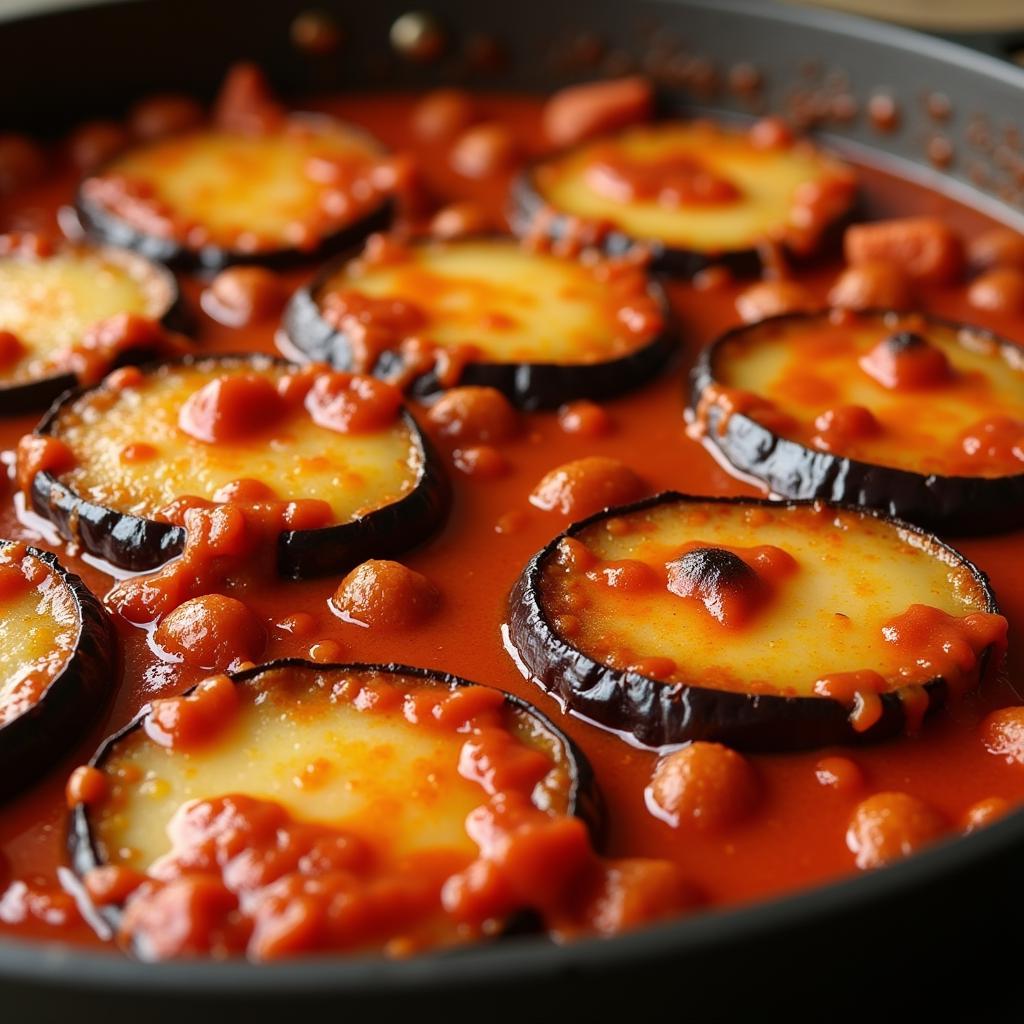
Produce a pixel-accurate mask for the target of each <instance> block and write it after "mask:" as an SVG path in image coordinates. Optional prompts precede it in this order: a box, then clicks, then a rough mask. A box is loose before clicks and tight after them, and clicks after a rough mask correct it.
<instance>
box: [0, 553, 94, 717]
mask: <svg viewBox="0 0 1024 1024" xmlns="http://www.w3.org/2000/svg"><path fill="white" fill-rule="evenodd" d="M24 557H25V558H26V559H29V558H31V557H32V556H30V555H26V556H24ZM35 561H36V560H35V559H33V562H35ZM39 564H41V563H39ZM33 568H34V567H33ZM81 625H82V624H81V618H80V616H79V614H78V607H77V605H76V603H75V600H74V597H73V596H72V595H71V593H70V592H69V590H68V588H67V586H66V585H65V584H64V582H63V580H61V579H60V577H59V576H58V575H57V574H56V573H55V572H53V570H52V569H49V568H47V569H46V572H45V575H44V576H43V578H42V579H41V581H39V582H38V583H36V584H28V583H26V586H25V589H24V590H19V591H18V592H17V593H15V594H11V595H7V596H5V597H3V598H0V725H3V724H5V723H6V722H9V721H11V720H13V719H14V718H17V717H18V716H19V715H20V714H23V713H24V712H25V711H27V710H28V709H29V708H30V707H32V706H33V705H34V704H35V703H36V702H37V701H38V700H39V698H40V697H41V696H42V695H43V693H44V692H45V691H46V689H47V687H48V686H49V685H50V683H52V682H53V680H54V679H56V678H57V676H58V675H59V674H60V673H61V672H62V671H63V669H64V667H65V665H67V663H68V661H69V659H70V658H71V656H72V654H73V653H74V650H75V645H76V644H77V642H78V636H79V633H80V631H81Z"/></svg>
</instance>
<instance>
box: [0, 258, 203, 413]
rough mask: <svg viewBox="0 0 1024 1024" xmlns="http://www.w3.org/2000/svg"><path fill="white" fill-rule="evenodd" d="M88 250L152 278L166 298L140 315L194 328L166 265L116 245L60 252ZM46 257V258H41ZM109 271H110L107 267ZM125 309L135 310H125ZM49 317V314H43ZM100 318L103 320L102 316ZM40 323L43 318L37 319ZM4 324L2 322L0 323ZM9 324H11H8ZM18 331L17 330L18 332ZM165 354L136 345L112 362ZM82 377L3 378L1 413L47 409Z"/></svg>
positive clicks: (60, 374)
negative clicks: (136, 346)
mask: <svg viewBox="0 0 1024 1024" xmlns="http://www.w3.org/2000/svg"><path fill="white" fill-rule="evenodd" d="M80 250H81V251H85V252H86V253H88V254H90V255H91V254H92V253H95V255H96V257H98V258H102V257H104V256H107V257H109V258H110V259H112V260H114V261H115V263H124V262H125V261H127V263H128V268H129V269H128V271H126V273H133V274H134V275H136V276H139V275H140V274H145V275H146V276H147V277H148V278H149V279H150V287H149V290H150V292H151V293H153V292H157V291H158V292H159V293H160V294H162V295H163V296H164V299H163V300H162V301H160V302H158V303H156V304H155V305H153V306H152V307H151V308H147V309H145V310H138V311H137V312H138V313H139V314H140V315H143V316H145V317H146V318H147V319H150V320H153V321H155V322H156V323H159V324H160V325H161V326H162V327H164V328H166V329H167V330H169V331H175V332H180V333H187V332H188V331H189V330H190V329H191V327H192V319H191V316H190V315H189V312H188V309H187V307H186V305H185V302H184V300H183V298H182V296H181V290H180V289H179V287H178V282H177V279H176V278H175V276H174V274H172V273H171V272H170V271H169V270H168V269H167V268H166V267H164V266H162V265H160V264H158V263H153V262H152V261H149V260H145V259H144V257H143V256H142V255H140V254H138V253H135V252H129V251H124V250H120V249H118V248H115V247H113V246H98V247H95V249H94V247H91V246H87V245H77V246H66V247H64V250H59V251H58V255H61V256H63V255H64V253H65V252H67V253H71V254H74V253H75V252H76V251H80ZM41 259H46V257H41ZM106 272H107V273H109V272H110V271H109V270H107V271H106ZM67 295H68V292H67V290H64V291H63V298H64V301H65V302H66V301H67ZM119 312H122V310H118V309H114V308H111V309H109V310H107V311H106V312H105V314H104V316H108V315H114V314H116V313H119ZM124 312H133V311H132V310H125V311H124ZM43 316H44V318H45V314H43ZM100 319H103V317H101V318H100ZM35 320H36V322H37V323H38V321H39V318H38V317H36V318H35ZM0 326H2V325H0ZM7 326H8V327H9V326H10V325H7ZM15 334H17V331H15ZM160 355H161V353H160V352H157V351H154V350H153V349H152V348H146V347H142V348H132V349H128V350H126V351H124V352H121V353H120V354H119V355H118V357H117V358H116V360H115V361H114V362H113V363H112V365H111V367H110V368H111V369H112V370H113V369H117V368H118V367H120V366H125V365H129V364H139V363H145V362H147V361H149V360H151V359H154V358H157V357H159V356H160ZM79 383H80V382H79V380H78V378H77V376H76V375H75V374H74V373H73V372H70V371H68V372H63V371H62V372H55V373H51V374H48V375H46V376H42V377H36V378H34V379H29V380H10V381H0V416H21V415H24V414H26V413H30V412H38V411H39V410H40V409H46V408H47V407H48V406H50V405H51V404H52V403H53V402H54V401H56V400H57V399H58V398H59V397H60V396H61V395H62V394H64V392H66V391H68V390H69V389H71V388H74V387H77V386H78V385H79Z"/></svg>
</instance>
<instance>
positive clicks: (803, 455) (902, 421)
mask: <svg viewBox="0 0 1024 1024" xmlns="http://www.w3.org/2000/svg"><path fill="white" fill-rule="evenodd" d="M691 403H692V409H693V411H694V414H695V417H696V419H695V424H694V428H695V430H696V431H697V432H699V433H702V434H703V436H704V438H705V441H706V443H708V444H710V445H712V446H714V447H715V448H716V449H717V450H718V451H719V452H721V454H722V455H723V456H724V457H725V458H726V460H727V461H728V462H729V463H730V464H731V465H732V466H734V467H735V468H736V469H737V470H738V471H740V472H741V473H744V474H746V475H748V476H752V477H755V478H756V479H758V480H760V481H762V482H763V483H764V484H765V485H766V486H767V487H768V488H769V489H770V490H771V491H772V492H774V493H775V494H779V495H781V496H783V497H786V498H823V499H825V500H828V501H839V502H849V503H852V504H858V505H867V506H870V507H872V508H877V509H880V510H882V511H884V512H887V513H889V514H890V515H895V516H897V517H899V518H902V519H908V520H910V521H911V522H914V523H917V524H919V525H921V526H924V527H927V528H929V529H937V530H942V531H944V532H949V533H952V534H983V533H992V532H996V531H1000V530H1008V529H1015V528H1017V527H1019V526H1020V525H1021V524H1024V349H1022V348H1021V347H1020V346H1019V345H1017V344H1016V343H1014V342H1011V341H1009V340H1007V339H1006V338H1001V337H999V336H997V335H995V334H992V333H991V332H990V331H986V330H983V329H982V328H980V327H975V326H972V325H970V324H961V323H954V322H951V321H946V320H941V319H939V318H937V317H932V316H924V315H922V314H917V313H915V314H901V313H895V312H888V311H867V312H863V313H850V312H848V311H841V312H829V311H825V312H821V313H812V314H786V315H783V316H780V317H772V318H769V319H767V320H763V321H761V322H759V323H755V324H751V325H749V326H745V327H739V328H736V329H734V330H731V331H729V332H728V333H726V334H725V335H723V336H722V337H721V338H719V339H718V340H717V341H716V342H715V343H714V344H713V345H712V346H711V347H710V348H708V349H706V350H705V351H704V352H703V353H702V354H701V356H700V359H699V360H698V362H697V364H696V366H695V367H694V369H693V372H692V377H691Z"/></svg>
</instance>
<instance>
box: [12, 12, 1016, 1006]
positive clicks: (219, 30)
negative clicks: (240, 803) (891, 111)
mask: <svg viewBox="0 0 1024 1024" xmlns="http://www.w3.org/2000/svg"><path fill="white" fill-rule="evenodd" d="M423 4H424V6H425V7H428V8H429V10H430V11H431V12H432V14H434V15H435V16H436V17H437V19H438V23H439V24H440V26H441V28H442V30H443V32H444V33H445V37H446V40H447V48H446V53H445V55H443V56H442V57H441V58H440V59H438V60H437V61H434V62H428V63H423V64H416V63H411V62H409V61H407V60H404V59H401V58H400V57H398V56H396V54H395V53H394V51H393V50H391V48H390V46H389V42H388V32H389V28H390V26H391V24H392V23H393V21H394V20H395V18H396V17H397V16H398V15H400V14H402V13H405V11H406V10H408V8H406V7H405V6H404V5H402V4H400V3H398V2H397V0H377V2H376V3H373V4H370V3H359V2H356V0H316V3H315V6H316V7H318V8H320V9H323V10H327V11H329V12H331V13H332V14H334V15H335V16H336V18H337V21H338V23H339V25H340V26H341V27H342V28H343V31H344V33H345V37H346V42H345V46H344V48H343V49H342V50H341V51H340V53H339V54H338V55H336V56H334V57H327V58H311V57H309V56H308V55H305V54H302V53H300V52H298V51H296V49H295V48H294V47H293V46H292V45H291V42H290V38H289V26H290V24H291V22H292V20H293V18H294V17H295V15H296V14H298V13H300V12H302V11H303V10H305V9H306V8H307V6H308V5H307V3H305V2H302V0H274V2H270V0H264V2H253V0H146V2H119V3H114V4H105V5H103V6H99V7H90V8H83V9H78V10H72V11H67V12H63V13H58V14H53V15H47V16H42V17H36V18H29V19H23V20H18V21H9V22H6V23H4V24H2V25H0V53H2V55H3V58H2V60H0V111H2V114H0V126H2V128H3V129H4V130H12V129H22V130H27V131H30V132H33V133H35V134H37V135H45V134H54V133H57V132H59V131H61V130H64V129H66V128H68V127H69V126H70V125H71V124H73V123H74V122H75V121H76V120H80V119H82V118H84V117H97V116H102V115H113V116H117V115H120V114H122V113H123V112H124V110H125V108H126V107H127V106H128V105H129V104H130V102H131V101H132V100H133V99H134V98H137V97H139V96H141V95H143V94H146V93H151V92H154V91H159V90H167V89H181V90H185V91H191V92H194V93H197V94H199V95H206V96H209V95H211V94H212V92H213V90H214V88H215V87H216V84H217V83H218V81H219V80H220V77H221V75H222V73H223V71H224V68H225V66H226V65H227V64H228V63H229V62H231V61H232V60H235V59H238V58H243V57H244V58H251V59H255V60H257V61H259V62H260V63H261V64H263V65H264V67H265V68H266V70H267V71H268V73H269V74H270V77H271V78H272V79H273V80H274V82H275V83H276V84H277V85H278V86H280V87H281V88H282V89H283V90H285V91H287V92H290V93H293V94H296V95H302V94H306V93H310V92H314V91H321V90H327V89H381V88H399V87H400V88H409V87H421V86H429V85H436V84H438V83H439V82H455V81H458V82H462V83H465V84H468V85H470V86H473V87H475V88H485V89H529V90H550V89H551V88H554V87H557V86H558V85H561V84H564V83H565V81H567V80H568V78H569V77H572V76H571V75H567V73H566V72H565V71H564V70H563V71H559V70H558V68H557V59H556V58H557V57H558V55H559V54H560V53H562V54H564V52H565V48H566V46H567V44H568V43H569V41H570V40H572V39H573V38H574V37H576V36H578V35H579V34H580V31H581V30H583V31H587V32H592V33H596V34H597V35H599V36H600V37H602V38H603V39H604V40H605V41H606V42H607V44H608V46H609V49H610V51H612V52H611V59H612V60H615V61H618V64H619V66H622V67H624V66H627V65H628V64H630V63H632V64H635V65H636V66H640V67H644V66H645V58H648V59H649V58H650V57H651V55H652V54H654V55H655V56H657V55H658V54H661V55H662V56H664V55H665V53H666V52H677V51H679V50H682V51H684V52H685V53H686V54H689V55H691V56H698V57H701V58H706V59H707V60H709V61H710V62H711V66H712V68H713V69H717V70H718V71H719V72H724V71H725V70H726V69H728V68H729V67H731V66H733V65H735V64H736V63H737V62H751V63H753V64H755V65H756V66H757V68H758V69H759V70H760V71H761V73H762V75H763V77H764V80H765V83H766V86H765V89H764V90H763V94H762V95H763V97H764V99H765V101H766V103H767V105H768V106H769V107H770V108H775V109H779V108H782V107H784V106H785V105H786V104H787V103H790V102H792V98H793V95H794V93H795V92H799V91H800V90H803V91H804V92H807V91H808V90H810V91H812V92H813V91H814V90H815V89H821V88H825V89H829V88H837V87H840V86H841V85H842V83H843V81H845V82H846V83H847V84H848V90H849V91H850V92H851V93H852V94H853V95H855V96H856V97H857V99H858V100H859V101H860V102H861V103H862V104H863V103H864V102H865V101H866V100H867V99H868V98H869V97H870V95H871V94H872V93H873V92H875V91H878V90H881V91H885V92H888V93H890V94H891V95H893V96H895V97H896V98H897V99H898V100H899V104H900V109H901V120H900V127H899V130H898V131H895V132H893V133H891V134H879V133H878V132H877V131H876V130H875V129H873V128H872V126H871V124H870V121H869V119H867V118H865V117H859V118H858V119H857V120H855V121H853V122H851V123H837V122H826V123H825V124H824V125H822V126H821V127H822V128H823V129H824V130H825V131H826V132H827V133H828V134H830V135H831V136H832V137H833V139H838V140H840V141H842V142H843V143H844V144H847V145H854V146H862V147H863V146H866V147H870V148H871V149H872V150H874V151H875V154H876V158H877V156H878V155H879V154H881V155H884V156H885V158H886V159H888V160H890V161H894V162H896V163H897V165H898V168H899V169H900V170H902V171H903V172H904V173H911V174H913V175H914V176H916V177H919V178H922V179H923V180H924V181H925V182H926V183H932V184H935V185H938V186H940V187H945V188H947V189H948V188H953V189H956V190H960V191H964V192H966V193H968V195H967V198H968V200H969V201H971V202H974V203H975V204H977V205H982V206H984V207H986V208H987V209H988V210H989V212H994V213H995V214H996V216H997V217H999V218H1000V219H1002V220H1004V221H1006V222H1008V223H1014V224H1016V225H1017V226H1018V227H1024V191H1022V190H1021V188H1020V186H1019V185H1018V184H1017V183H1015V182H1014V180H1013V177H1012V165H1013V160H1012V159H1011V157H1012V156H1014V155H1015V154H1016V149H1015V146H1018V145H1020V142H1019V136H1018V135H1017V134H1015V133H1014V130H1015V129H1020V128H1024V124H1022V119H1021V115H1020V112H1021V109H1022V105H1024V71H1020V70H1017V69H1015V68H1013V67H1011V66H1009V65H1006V64H1002V63H1000V62H998V61H996V60H994V59H991V58H988V57H983V56H980V55H978V54H976V53H973V52H971V51H968V50H965V49H960V48H958V47H955V46H952V45H950V44H947V43H943V42H940V41H937V40H934V39H930V38H927V37H924V36H919V35H915V34H912V33H908V32H904V31H901V30H898V29H895V28H891V27H888V26H882V25H878V24H873V23H868V22H864V21H859V20H855V19H850V18H845V17H841V16H838V15H832V14H824V13H815V12H811V11H808V10H805V9H799V8H787V7H776V6H775V5H773V4H769V3H758V2H755V0H748V2H744V0H722V2H717V3H716V2H714V0H660V2H659V0H559V2H551V0H548V2H544V0H487V2H481V0H423ZM480 33H483V34H487V35H491V36H493V37H494V38H496V39H497V40H498V41H499V43H500V45H501V49H502V51H503V52H504V54H505V56H506V58H507V60H506V61H505V62H504V63H503V64H501V65H500V66H499V67H498V68H497V69H495V68H491V69H488V70H467V66H466V62H465V60H464V59H462V57H461V56H460V54H461V53H462V52H464V48H465V44H466V42H467V40H468V39H469V38H470V37H471V36H473V35H475V34H480ZM680 66H683V65H679V64H676V65H672V67H675V68H676V69H677V70H678V68H679V67H680ZM690 67H691V69H692V67H693V65H691V66H690ZM705 67H706V65H705ZM594 74H595V69H594V68H586V69H580V70H578V71H577V72H576V77H593V75H594ZM683 77H684V78H685V75H684V76H683ZM709 81H714V79H713V78H711V79H709V78H708V77H707V76H706V75H704V76H703V77H702V76H699V75H698V76H694V78H693V79H692V81H691V84H698V85H706V84H707V83H708V82H709ZM932 91H938V92H941V93H943V94H944V95H945V96H946V97H948V99H949V100H950V101H951V104H952V113H951V115H950V116H949V117H948V118H947V119H944V120H943V119H938V118H936V117H935V116H934V110H933V111H932V112H931V113H929V110H928V104H927V103H926V102H923V96H924V94H927V93H929V92H932ZM668 93H669V95H670V96H675V97H677V98H678V101H679V103H680V105H681V106H690V107H692V106H693V105H694V104H695V103H696V104H697V105H700V106H704V107H708V108H710V109H713V110H717V111H720V112H724V111H729V112H742V111H744V110H746V109H747V107H746V102H745V101H744V100H743V99H742V98H740V97H738V96H735V95H733V94H732V93H731V92H730V91H729V90H728V89H717V90H713V91H711V92H706V91H705V90H704V89H703V88H701V89H698V90H697V94H696V95H695V94H694V92H693V91H692V90H687V89H682V88H678V87H677V88H675V89H674V90H673V89H670V90H668ZM936 134H941V135H942V136H943V137H944V138H946V139H947V140H948V142H949V143H950V144H951V147H952V153H953V155H954V161H953V163H952V165H951V166H950V167H949V168H948V169H947V170H946V171H945V172H944V173H942V174H940V173H939V172H938V171H936V170H935V169H934V168H932V167H930V166H929V164H928V159H927V145H928V142H929V140H930V139H932V138H933V137H934V136H935V135H936ZM1000 147H1003V149H1002V150H1001V149H1000ZM1008 154H1009V155H1008ZM1022 184H1024V183H1022ZM1022 857H1024V812H1017V813H1016V814H1013V815H1011V816H1010V817H1008V818H1007V819H1005V820H1003V821H1001V822H999V823H997V824H996V825H994V826H992V827H991V828H988V829H985V830H983V831H982V832H980V833H977V834H975V835H972V836H969V837H967V838H963V839H957V840H954V841H952V842H949V843H947V844H944V845H941V846H939V847H936V848H934V849H932V850H929V851H926V852H925V853H922V854H920V855H918V856H915V857H914V858H912V859H911V860H908V861H906V862H903V863H901V864H898V865H896V866H894V867H891V868H887V869H885V870H884V871H881V872H878V873H875V874H870V875H865V876H862V877H857V878H851V879H849V880H848V881H843V882H841V883H838V884H834V885H831V886H828V887H826V888H819V889H814V890H809V891H806V892H803V893H800V894H798V895H796V896H793V897H790V898H788V899H785V900H778V901H773V902H770V903H762V904H759V905H757V906H753V907H750V908H747V909H739V910H731V911H724V912H713V913H706V914H702V915H699V916H696V917H694V918H693V919H691V920H680V921H678V922H676V923H673V924H667V925H663V926H660V927H656V928H652V929H649V930H646V931H643V932H639V933H636V934H632V935H627V936H624V937H622V938H618V939H615V940H613V941H597V940H594V941H583V942H578V943H575V944H572V945H568V946H563V947H559V946H555V945H552V944H550V943H548V942H547V941H545V940H541V939H525V938H521V939H510V940H506V941H503V942H501V943H500V944H496V945H494V946H490V947H477V948H472V949H468V950H465V951H459V952H454V953H448V954H444V955H434V956H426V957H421V958H417V959H413V960H410V961H406V962H393V961H384V960H379V959H373V960H359V959H339V958H331V959H323V960H317V959H307V960H302V961H300V962H295V963H282V964H269V965H260V966H253V965H249V964H246V963H240V962H232V963H207V962H198V963H168V964H160V965H144V964H138V963H133V962H130V961H128V960H125V959H122V958H120V957H118V956H116V955H114V954H93V953H82V952H80V951H78V950H76V949H73V948H68V947H63V946H59V945H49V946H42V945H28V944H14V943H10V942H0V1021H2V1022H11V1024H16V1022H17V1024H20V1022H22V1021H32V1022H40V1024H42V1022H48V1021H61V1022H62V1024H68V1022H70V1024H74V1022H77V1021H83V1020H84V1021H108V1020H109V1021H114V1020H117V1021H121V1020H132V1021H142V1022H144V1024H157V1022H162V1021H174V1022H175V1024H183V1022H187V1024H200V1022H205V1021H217V1022H218V1024H220V1022H223V1021H224V1020H225V1019H226V1018H230V1019H233V1020H235V1021H239V1022H245V1024H248V1022H250V1021H253V1022H255V1021H275V1022H277V1021H281V1020H282V1019H284V1020H287V1021H296V1020H299V1019H301V1020H303V1021H308V1020H310V1019H311V1016H310V1015H320V1014H323V1015H328V1014H329V1015H330V1018H329V1019H331V1020H332V1021H333V1020H342V1019H346V1018H348V1019H351V1018H353V1017H354V1016H355V1015H362V1014H368V1015H371V1016H372V1018H373V1019H395V1018H399V1017H401V1018H403V1019H405V1020H410V1021H411V1020H414V1019H415V1018H417V1017H420V1016H421V1015H423V1014H430V1016H431V1018H437V1017H442V1019H445V1020H455V1019H460V1020H461V1019H466V1020H469V1019H473V1020H475V1021H480V1022H485V1021H493V1020H517V1021H530V1020H540V1021H547V1020H553V1019H555V1018H556V1017H559V1016H561V1015H562V1014H565V1015H567V1016H570V1015H571V1017H572V1018H574V1019H585V1018H588V1017H590V1018H594V1019H597V1020H606V1019H611V1018H612V1016H613V1015H615V1016H618V1015H619V1014H628V1015H629V1017H630V1018H637V1017H643V1018H646V1019H659V1018H663V1017H664V1018H666V1019H671V1020H694V1019H696V1018H700V1019H703V1020H719V1019H735V1018H736V1017H738V1016H740V1015H743V1016H744V1017H746V1016H753V1015H755V1014H756V1015H757V1016H758V1017H759V1018H768V1019H771V1018H773V1017H776V1016H781V1015H785V1017H786V1018H788V1019H790V1020H792V1019H805V1018H806V1019H816V1020H837V1019H847V1018H850V1019H853V1018H857V1019H858V1020H861V1021H863V1020H870V1021H880V1020H888V1019H892V1018H894V1017H895V1016H897V1015H900V1016H902V1017H903V1019H913V1020H919V1019H922V1018H924V1017H925V1016H928V1015H931V1016H934V1017H935V1018H937V1019H939V1020H949V1019H978V1018H982V1017H986V1016H995V1015H996V1014H999V1015H1005V1016H1006V1017H1007V1019H1020V1016H1021V1009H1020V1007H1019V1005H1017V1000H1016V993H1015V988H1016V984H1015V981H1014V979H1016V978H1017V977H1019V969H1020V968H1019V962H1018V961H1017V958H1016V955H1015V954H1016V949H1015V947H1016V946H1017V945H1019V925H1018V924H1017V922H1018V921H1019V919H1020V915H1021V912H1022V911H1024V895H1021V893H1020V890H1019V875H1020V869H1019V863H1020V861H1021V859H1022ZM1004 930H1006V931H1007V932H1008V933H1009V934H1008V935H1006V936H1004V935H1003V934H1002V933H1003V931H1004ZM324 1019H326V1017H325V1018H324Z"/></svg>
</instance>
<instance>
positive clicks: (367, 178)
mask: <svg viewBox="0 0 1024 1024" xmlns="http://www.w3.org/2000/svg"><path fill="white" fill-rule="evenodd" d="M383 156H384V151H383V149H382V147H381V146H380V144H379V143H378V142H377V141H376V140H375V139H374V138H372V137H371V136H370V135H368V134H366V133H365V132H363V131H362V130H361V129H358V128H355V127H354V126H352V125H347V124H344V123H342V122H339V121H336V120H334V119H332V118H329V117H326V116H321V115H311V114H293V115H291V116H290V117H288V118H286V119H284V121H283V122H282V124H281V125H280V126H279V127H276V128H273V129H270V130H267V131H264V132H260V133H253V134H246V133H241V132H237V133H235V132H230V131H227V130H225V129H217V128H209V129H203V130H201V131H194V132H189V133H187V134H185V135H175V136H172V137H170V138H167V139H163V140H160V141H158V142H151V143H146V144H143V145H140V146H137V147H135V148H134V149H130V150H128V151H126V152H125V153H123V154H121V155H120V156H118V157H116V158H115V159H114V160H113V161H112V162H111V163H109V164H107V165H106V166H105V167H104V168H103V169H102V170H100V171H98V172H96V173H95V174H93V175H91V176H90V177H88V178H86V179H85V180H84V181H83V182H82V184H81V186H80V187H79V190H78V197H77V209H78V214H79V217H80V219H81V221H82V223H83V224H84V225H85V227H86V229H87V230H88V231H89V232H90V233H91V234H92V235H94V236H95V237H97V238H100V239H102V240H104V241H106V242H110V243H112V244H114V245H120V246H124V247H125V248H128V249H134V250H136V251H137V252H140V253H142V255H144V256H146V257H148V258H149V259H153V260H158V261H159V262H162V263H170V264H173V265H175V266H180V267H183V268H190V269H206V270H217V269H220V268H222V267H225V266H227V265H229V264H233V263H260V264H264V265H267V266H276V267H282V266H290V265H293V264H297V263H305V262H307V261H309V260H311V259H313V258H316V257H318V256H319V257H323V256H326V255H329V254H332V253H334V252H338V251H340V250H341V249H343V248H345V247H347V246H350V245H353V244H355V243H356V242H358V241H360V240H361V239H363V238H364V237H365V236H366V235H368V234H370V233H371V232H373V231H380V230H383V229H384V228H386V227H387V226H388V224H390V222H391V217H392V202H391V199H390V198H389V197H388V196H387V195H386V194H385V192H384V191H382V190H381V189H379V188H378V187H377V178H376V171H377V168H378V166H379V164H380V161H381V159H382V157H383Z"/></svg>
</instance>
